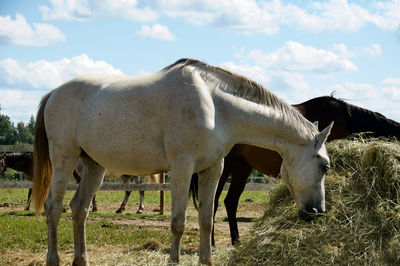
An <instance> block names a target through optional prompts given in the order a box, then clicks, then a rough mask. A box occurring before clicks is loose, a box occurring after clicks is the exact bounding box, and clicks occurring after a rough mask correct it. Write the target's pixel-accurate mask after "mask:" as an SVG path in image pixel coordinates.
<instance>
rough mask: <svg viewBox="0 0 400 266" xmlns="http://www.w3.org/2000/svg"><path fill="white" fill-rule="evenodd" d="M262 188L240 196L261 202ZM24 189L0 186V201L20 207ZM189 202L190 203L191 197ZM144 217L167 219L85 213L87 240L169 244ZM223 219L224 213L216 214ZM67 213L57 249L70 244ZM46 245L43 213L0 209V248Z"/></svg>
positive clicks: (105, 195)
mask: <svg viewBox="0 0 400 266" xmlns="http://www.w3.org/2000/svg"><path fill="white" fill-rule="evenodd" d="M165 194H166V195H165V200H166V204H167V205H169V204H170V203H171V194H170V192H169V191H167V192H166V193H165ZM265 194H266V193H265V192H264V191H245V192H244V193H243V195H242V197H241V199H240V202H244V201H245V200H246V199H251V200H252V201H253V202H260V203H262V202H265V200H266V196H265ZM27 195H28V189H0V204H1V203H9V204H11V208H12V209H13V208H19V209H21V208H22V207H23V206H25V202H26V197H27ZM72 196H73V192H72V191H68V192H67V193H66V196H65V201H64V204H68V203H69V201H70V200H71V198H72ZM225 196H226V191H224V192H223V194H222V195H221V197H220V208H223V199H224V198H225ZM123 197H124V192H123V191H116V192H110V191H99V192H98V193H97V201H98V202H99V201H100V202H103V204H104V203H107V202H116V203H119V202H121V201H122V199H123ZM130 201H132V202H133V201H135V202H138V201H139V193H137V192H136V193H132V194H131V198H130ZM159 201H160V194H159V192H156V191H154V192H152V191H148V192H146V194H145V202H146V203H159ZM189 204H192V202H191V200H190V202H189ZM124 219H127V220H129V219H143V225H140V226H139V225H137V224H129V223H127V224H124V223H121V222H118V221H120V220H122V221H123V220H124ZM146 219H162V220H169V219H170V215H151V214H133V213H122V214H117V213H111V212H110V213H101V212H98V213H92V212H90V213H89V219H88V222H87V223H86V224H87V227H86V228H87V243H88V244H99V245H105V244H106V245H107V244H108V245H114V246H123V247H126V248H135V247H139V246H141V245H144V244H145V243H146V242H148V241H149V240H152V239H155V240H157V242H159V243H160V244H161V245H162V246H164V247H169V245H170V241H171V233H170V230H169V227H168V228H155V227H154V226H153V227H152V226H150V225H149V226H148V225H146ZM187 219H188V220H197V216H188V217H187ZM217 219H218V220H223V219H224V217H218V218H217ZM72 230H73V229H72V221H71V213H70V212H67V213H63V214H62V218H61V220H60V223H59V226H58V243H59V248H60V250H63V249H64V250H66V249H72V248H73V232H72ZM198 237H199V236H198V232H197V231H196V230H195V229H187V230H185V234H184V235H183V238H182V241H183V243H184V244H193V243H197V244H198V243H199V239H198ZM46 248H47V226H46V222H45V217H44V216H42V217H35V216H34V215H33V212H32V211H20V210H13V211H3V212H0V250H4V249H8V250H15V251H17V250H20V249H24V250H26V249H28V250H31V251H32V252H38V251H43V250H45V249H46Z"/></svg>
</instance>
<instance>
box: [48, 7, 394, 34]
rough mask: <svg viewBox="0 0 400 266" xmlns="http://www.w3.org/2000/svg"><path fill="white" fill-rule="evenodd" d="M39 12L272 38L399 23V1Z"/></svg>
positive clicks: (58, 16)
mask: <svg viewBox="0 0 400 266" xmlns="http://www.w3.org/2000/svg"><path fill="white" fill-rule="evenodd" d="M285 2H286V1H285ZM366 3H367V2H363V4H364V5H367V4H366ZM41 11H42V14H43V17H44V18H45V19H69V20H72V19H74V20H83V19H88V18H97V17H109V16H114V17H115V16H118V17H121V16H122V17H125V18H127V19H131V20H135V21H156V20H157V19H159V18H160V17H169V18H178V19H182V20H183V21H185V22H186V23H189V24H192V25H210V26H213V27H216V28H221V29H226V30H231V31H236V32H240V33H254V32H261V33H265V34H276V33H278V32H279V31H280V28H281V26H283V25H285V26H290V27H295V28H299V29H303V30H307V31H312V32H327V31H336V30H339V31H349V32H354V31H357V30H359V29H360V28H362V27H364V26H365V25H367V24H372V25H375V26H377V27H379V28H381V29H384V30H395V29H397V27H398V25H399V22H400V15H399V14H400V0H393V1H391V2H385V3H381V2H379V3H378V4H375V5H367V6H366V7H364V6H361V5H358V4H356V3H349V2H348V1H347V0H330V1H327V2H319V1H315V2H311V3H309V4H307V9H305V8H301V7H299V6H297V5H295V4H291V3H287V4H286V3H283V2H282V1H281V0H272V1H255V0H204V1H196V0H156V1H145V0H135V1H128V0H96V1H95V0H51V6H50V7H49V6H42V7H41Z"/></svg>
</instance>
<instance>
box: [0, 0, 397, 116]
mask: <svg viewBox="0 0 400 266" xmlns="http://www.w3.org/2000/svg"><path fill="white" fill-rule="evenodd" d="M180 58H194V59H198V60H202V61H204V62H206V63H209V64H211V65H215V66H220V67H224V68H227V69H229V70H231V71H233V72H237V73H240V74H243V75H245V76H247V77H249V78H251V79H253V80H255V81H257V82H260V83H261V84H262V85H264V86H265V87H267V88H268V89H269V90H271V91H272V92H274V93H275V94H276V95H278V96H279V97H280V98H282V99H284V100H286V101H287V102H288V103H290V104H297V103H301V102H303V101H306V100H309V99H311V98H314V97H318V96H323V95H330V94H331V93H334V95H335V96H336V97H337V98H341V99H344V100H346V101H347V102H349V103H351V104H355V105H358V106H361V107H364V108H367V109H370V110H372V111H376V112H380V113H382V114H383V115H385V116H386V117H388V118H391V119H394V120H396V121H400V110H399V107H400V0H392V1H350V0H330V1H296V0H295V1H284V0H272V1H261V0H260V1H256V0H197V1H196V0H153V1H147V0H131V1H129V0H48V1H45V0H36V1H27V0H1V1H0V104H1V111H0V112H1V114H5V115H8V116H9V117H10V118H11V120H12V121H13V122H14V123H17V122H20V121H23V122H27V121H29V118H30V116H31V115H35V114H36V111H37V105H38V103H39V101H40V99H41V97H42V96H43V95H44V94H46V93H47V92H48V91H50V90H52V89H54V88H56V87H57V86H59V85H61V84H62V83H64V82H66V81H68V80H70V79H72V78H74V77H76V76H79V75H83V74H89V73H107V74H121V75H122V74H123V75H134V76H138V75H146V74H150V73H154V72H156V71H158V70H160V69H162V68H163V67H165V66H167V65H169V64H171V63H173V62H175V61H176V60H178V59H180Z"/></svg>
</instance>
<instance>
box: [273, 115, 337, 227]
mask: <svg viewBox="0 0 400 266" xmlns="http://www.w3.org/2000/svg"><path fill="white" fill-rule="evenodd" d="M332 126H333V122H332V123H331V124H330V125H329V126H328V127H327V128H325V129H324V130H323V131H321V132H320V133H319V134H317V135H316V136H315V138H314V141H313V143H310V144H308V145H304V146H302V147H300V148H299V150H298V151H297V152H296V153H295V156H294V157H293V156H291V158H290V160H283V163H282V166H281V177H282V181H283V182H284V183H285V184H286V185H287V187H288V188H289V190H290V192H291V194H292V196H293V197H294V199H295V201H296V205H297V209H298V215H299V217H300V218H302V219H304V220H306V221H311V220H312V219H313V218H314V217H316V216H318V215H322V214H323V213H324V212H325V188H324V185H325V174H326V172H327V171H328V170H329V167H330V166H329V157H328V153H327V150H326V147H325V142H326V140H327V138H328V136H329V133H330V130H331V128H332Z"/></svg>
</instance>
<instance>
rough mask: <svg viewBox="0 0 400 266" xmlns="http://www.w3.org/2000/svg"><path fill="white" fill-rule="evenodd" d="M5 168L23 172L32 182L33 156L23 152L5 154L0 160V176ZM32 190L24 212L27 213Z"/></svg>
mask: <svg viewBox="0 0 400 266" xmlns="http://www.w3.org/2000/svg"><path fill="white" fill-rule="evenodd" d="M7 168H11V169H14V170H16V171H19V172H23V173H24V174H25V175H26V178H27V179H28V180H29V181H32V180H33V156H32V152H25V153H21V154H17V153H6V154H4V155H2V156H1V159H0V175H2V174H3V173H4V172H5V171H6V169H7ZM31 195H32V189H31V188H30V189H29V192H28V200H27V204H26V207H25V209H24V210H25V211H28V210H29V208H30V205H31Z"/></svg>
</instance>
